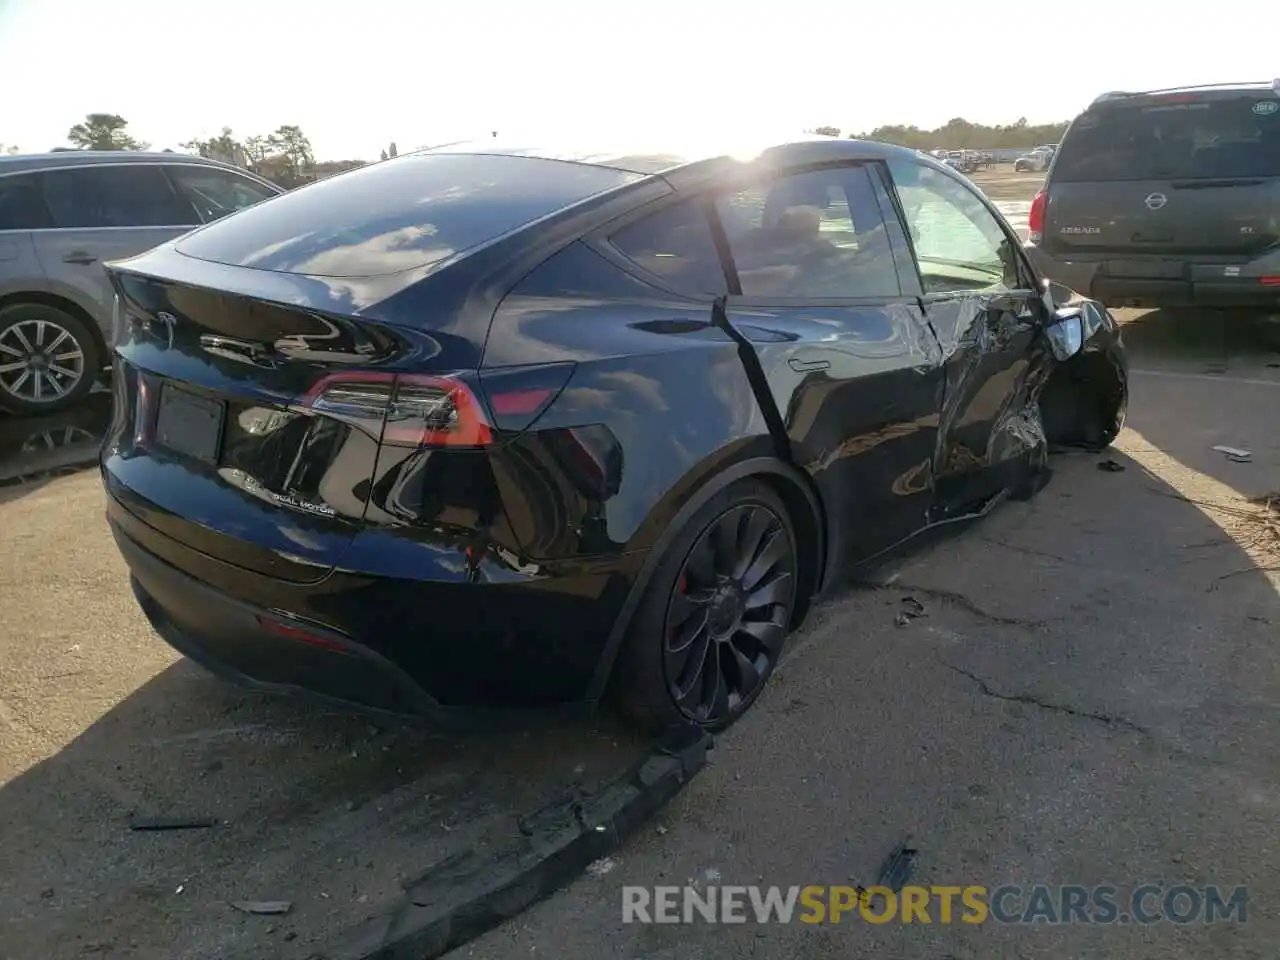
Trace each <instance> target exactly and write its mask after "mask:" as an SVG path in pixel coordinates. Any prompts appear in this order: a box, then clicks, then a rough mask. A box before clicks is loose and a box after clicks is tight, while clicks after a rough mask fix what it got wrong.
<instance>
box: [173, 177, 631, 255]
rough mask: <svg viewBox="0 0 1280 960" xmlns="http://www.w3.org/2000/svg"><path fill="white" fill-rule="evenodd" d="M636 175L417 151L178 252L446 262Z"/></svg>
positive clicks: (211, 229)
mask: <svg viewBox="0 0 1280 960" xmlns="http://www.w3.org/2000/svg"><path fill="white" fill-rule="evenodd" d="M638 179H640V175H639V174H633V173H624V172H622V171H620V170H614V169H611V168H608V167H599V166H591V165H588V164H582V163H566V162H563V161H558V160H542V159H534V158H530V157H512V156H478V155H471V154H430V153H428V154H416V155H412V156H406V157H401V158H399V159H397V160H392V161H389V162H387V163H378V164H373V165H371V166H368V167H363V168H361V169H358V170H353V171H351V172H350V173H344V174H342V175H340V176H337V177H332V178H330V179H328V180H322V181H320V182H319V183H316V184H313V185H312V186H309V187H304V188H302V189H301V190H295V191H293V192H291V193H286V194H283V195H282V196H279V197H277V198H276V199H275V200H273V201H272V202H271V203H267V204H262V205H259V206H254V207H249V208H248V209H246V210H242V211H241V212H240V213H238V214H236V215H235V216H234V217H228V218H227V219H225V220H220V221H218V222H217V223H213V224H210V225H209V226H207V227H205V228H204V229H203V230H199V231H197V232H195V233H193V234H191V235H190V236H188V237H187V238H186V239H184V240H183V241H182V242H181V243H180V244H179V245H178V250H179V251H181V252H182V253H185V254H187V255H188V256H192V257H198V258H200V259H202V260H213V261H216V262H219V263H230V264H235V265H237V266H243V267H253V268H255V269H258V270H271V271H274V272H278V273H301V274H310V275H312V276H321V277H371V276H382V275H385V274H390V273H398V272H399V271H402V270H410V269H413V268H414V267H420V266H424V265H426V264H430V263H436V262H439V261H441V260H445V259H447V258H448V257H450V256H452V255H453V254H455V253H461V252H462V251H465V250H469V249H471V248H473V247H476V246H479V245H480V244H483V243H486V242H488V241H490V240H494V239H496V238H498V237H500V236H502V235H503V234H505V233H509V232H510V231H512V230H514V229H516V228H517V227H521V226H524V225H525V224H527V223H530V222H532V221H534V220H537V219H539V218H541V217H544V216H547V215H549V214H552V213H555V212H556V211H557V210H561V209H563V208H564V207H567V206H569V205H571V204H574V203H577V202H578V201H580V200H585V199H587V198H588V197H592V196H594V195H596V194H598V193H603V192H604V191H606V190H609V189H612V188H614V187H618V186H621V185H623V184H626V183H630V182H632V181H634V180H638Z"/></svg>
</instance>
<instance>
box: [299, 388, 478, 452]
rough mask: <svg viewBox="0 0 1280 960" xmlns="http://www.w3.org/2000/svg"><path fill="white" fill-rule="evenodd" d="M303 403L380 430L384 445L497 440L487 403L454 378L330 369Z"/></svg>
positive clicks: (461, 444) (459, 444)
mask: <svg viewBox="0 0 1280 960" xmlns="http://www.w3.org/2000/svg"><path fill="white" fill-rule="evenodd" d="M302 405H303V406H304V407H306V408H308V409H311V410H314V411H315V412H317V413H322V414H324V415H325V416H328V417H333V418H334V419H337V420H342V421H344V422H346V423H350V424H352V425H353V426H356V427H359V428H360V429H362V430H364V431H365V432H367V433H369V434H370V435H372V436H375V437H376V436H378V435H379V432H381V436H382V439H383V441H384V442H386V443H395V444H403V445H406V446H413V447H484V446H488V445H489V444H490V443H492V442H493V429H492V427H491V426H490V423H489V418H488V415H487V414H486V413H485V410H484V406H483V405H482V404H481V403H480V400H479V399H478V398H477V397H476V395H475V393H474V392H473V391H472V390H471V388H470V387H468V386H467V385H466V384H465V383H463V382H462V381H461V380H459V379H456V378H454V377H435V376H424V375H421V374H403V373H402V374H399V375H397V374H394V373H381V372H369V371H360V372H357V371H352V372H345V373H332V374H328V375H326V376H324V377H322V378H321V379H320V381H319V382H317V383H316V384H315V386H313V387H312V388H311V389H310V390H309V391H308V392H307V395H306V396H305V397H303V398H302ZM384 423H385V425H384Z"/></svg>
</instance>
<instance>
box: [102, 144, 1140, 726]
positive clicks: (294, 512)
mask: <svg viewBox="0 0 1280 960" xmlns="http://www.w3.org/2000/svg"><path fill="white" fill-rule="evenodd" d="M496 143H497V141H494V142H492V143H490V142H486V143H482V144H475V145H454V146H450V147H445V148H440V149H434V150H429V151H424V152H420V153H416V154H412V155H408V156H404V157H401V158H399V159H395V160H392V161H389V162H384V163H378V164H373V165H371V166H368V167H365V168H363V169H360V170H356V171H354V172H351V173H347V174H344V175H341V176H338V177H334V178H332V179H329V180H325V181H322V182H319V183H316V184H314V185H312V186H308V187H305V188H303V189H301V190H297V191H295V192H292V193H288V194H285V195H284V196H281V197H279V198H277V199H273V200H271V201H269V202H267V203H264V204H261V205H259V206H255V207H251V208H249V209H247V210H244V211H243V212H241V213H238V214H236V215H234V216H231V217H229V218H227V219H225V220H221V221H218V222H217V223H213V224H211V225H209V226H207V227H204V228H202V229H199V230H197V231H195V232H193V233H190V234H188V235H186V236H185V237H182V238H179V239H177V240H175V241H172V242H170V243H166V244H164V245H162V246H160V247H157V248H156V249H154V250H151V251H150V252H148V253H145V254H143V255H141V256H139V257H136V258H133V259H130V260H127V261H122V262H118V263H115V264H113V265H111V267H110V275H111V278H112V281H113V283H114V285H115V289H116V291H117V295H118V296H117V306H116V331H115V378H114V382H115V417H114V424H113V426H112V428H111V431H110V434H109V436H108V437H107V440H106V443H105V445H104V447H103V453H102V476H103V480H104V482H105V485H106V490H107V494H108V514H109V519H110V523H111V527H112V530H113V532H114V534H115V537H116V541H117V543H118V544H119V548H120V550H121V552H122V553H123V554H124V557H125V559H126V560H127V562H128V565H129V568H130V571H131V574H132V581H133V589H134V592H135V593H136V595H137V598H138V602H139V603H140V604H141V605H142V608H143V610H144V611H145V612H146V615H147V616H148V618H149V619H150V621H151V623H152V624H154V626H155V629H156V630H157V631H158V632H159V633H160V634H161V636H163V637H164V638H165V639H166V640H167V641H168V642H169V643H170V644H172V645H173V646H174V647H176V648H177V649H178V650H180V651H181V652H182V653H184V654H186V655H187V656H188V657H190V658H191V659H193V660H195V661H197V662H199V663H201V664H203V665H204V666H206V667H207V668H209V669H210V670H213V671H214V672H216V673H219V674H221V675H223V676H225V677H227V678H229V679H232V680H235V681H238V682H241V683H247V684H250V685H253V686H256V687H259V688H262V689H269V690H281V691H284V690H293V691H300V690H301V691H308V692H310V693H312V694H318V695H320V696H322V697H327V698H330V699H333V700H337V701H341V702H345V703H349V704H354V705H358V706H360V707H363V708H365V709H372V710H381V711H390V712H394V713H400V714H407V715H417V716H420V717H425V718H427V719H428V720H430V721H431V722H434V723H441V724H450V723H452V722H454V721H458V722H460V723H463V724H466V723H471V722H475V721H480V720H486V719H487V720H489V721H493V720H498V721H501V722H511V721H512V720H515V719H518V718H520V717H525V716H528V715H530V713H534V712H542V711H546V710H553V709H557V708H566V707H573V706H581V705H591V704H593V703H595V702H596V701H598V700H599V699H600V698H601V697H602V695H603V694H605V693H606V691H612V692H613V693H614V694H616V698H617V701H618V703H620V704H621V705H622V706H623V707H624V708H625V710H626V712H627V713H629V714H630V716H632V717H633V718H634V719H635V721H636V722H638V723H641V724H644V725H645V726H658V725H665V724H668V723H673V722H687V721H692V722H694V723H697V724H701V725H704V726H707V727H712V728H715V727H721V726H723V725H725V724H727V723H729V722H731V721H732V720H734V719H735V718H736V717H738V716H739V715H741V714H742V712H743V711H744V710H746V709H747V708H748V707H749V706H750V705H751V703H752V702H753V701H754V700H755V698H756V697H757V696H758V695H759V694H760V691H761V689H762V687H763V685H764V684H765V682H766V681H767V680H768V678H769V674H770V671H772V669H773V668H774V665H775V664H776V663H777V661H778V657H779V654H780V653H781V651H782V649H783V643H784V640H785V638H786V636H787V633H788V632H789V631H790V630H792V629H793V628H794V627H796V625H797V624H798V623H799V622H800V621H801V619H802V617H803V616H804V614H805V611H806V609H807V608H808V606H809V605H810V603H811V601H812V599H813V598H814V597H815V595H817V594H818V593H819V592H820V591H821V590H822V589H823V588H824V586H825V585H827V584H829V583H831V582H833V581H834V580H836V579H837V578H838V577H839V576H840V574H841V573H842V572H843V571H847V570H849V568H850V567H851V565H854V564H860V563H865V562H867V561H868V560H870V559H873V558H875V557H876V556H877V555H880V554H882V553H883V552H884V551H886V550H888V549H889V548H892V547H894V546H895V545H897V544H899V543H901V542H902V541H904V540H906V539H907V538H909V537H912V536H913V535H915V534H918V533H920V532H921V531H922V530H924V529H926V528H929V527H931V526H933V525H936V524H938V523H943V522H948V521H952V520H956V519H962V518H965V517H968V516H977V515H980V514H982V513H983V512H985V511H986V510H988V509H989V508H990V507H991V506H993V505H994V504H996V503H998V502H1000V501H1001V500H1002V499H1005V498H1007V497H1011V496H1012V497H1026V496H1030V495H1031V494H1033V493H1034V492H1035V491H1036V490H1038V489H1039V488H1040V487H1041V486H1042V485H1043V484H1044V482H1045V480H1046V479H1047V477H1048V471H1047V467H1046V462H1047V449H1048V446H1049V445H1050V444H1051V443H1053V442H1055V441H1056V442H1061V443H1082V444H1092V445H1094V446H1105V445H1106V444H1107V443H1109V442H1110V441H1111V439H1112V438H1113V437H1114V436H1115V435H1116V432H1117V431H1118V430H1119V428H1120V424H1121V421H1122V419H1123V415H1124V408H1125V400H1126V389H1127V388H1126V381H1127V376H1126V366H1125V361H1124V357H1123V353H1122V350H1121V346H1120V337H1119V333H1118V331H1117V328H1116V325H1115V323H1114V321H1113V319H1112V318H1111V316H1110V314H1108V313H1107V311H1106V310H1105V309H1103V308H1102V307H1101V306H1099V305H1098V304H1096V303H1095V302H1093V301H1091V300H1088V299H1085V298H1082V297H1079V296H1076V295H1074V294H1072V293H1071V292H1070V291H1067V290H1065V289H1063V288H1059V287H1056V286H1052V285H1048V284H1045V283H1044V282H1042V281H1041V279H1040V278H1039V277H1037V275H1036V274H1035V272H1034V271H1033V269H1032V268H1031V266H1030V265H1029V264H1028V263H1027V261H1026V260H1025V259H1024V257H1023V253H1022V247H1021V244H1020V243H1019V241H1018V238H1017V236H1016V235H1015V234H1014V233H1013V232H1011V230H1010V228H1009V226H1008V225H1007V224H1006V223H1005V222H1004V220H1003V219H1002V218H1001V217H1000V215H999V214H998V213H996V212H995V211H994V210H993V208H992V207H991V206H990V205H989V204H988V203H987V201H986V200H985V199H984V198H983V197H982V196H981V194H980V193H978V192H977V191H976V190H975V188H974V187H973V186H972V185H971V184H970V183H969V182H968V181H967V180H966V179H964V178H963V177H962V176H960V175H959V174H957V173H955V172H954V171H952V170H949V169H948V168H946V167H945V166H943V165H941V164H939V163H937V162H935V161H934V160H932V159H930V158H928V157H925V156H923V155H921V154H917V153H914V152H912V151H908V150H904V149H898V148H894V147H889V146H885V145H881V144H871V143H861V142H857V141H850V140H836V139H830V138H823V137H814V138H809V139H801V140H798V141H796V142H792V143H787V144H781V145H774V146H770V147H769V148H767V149H764V150H762V151H759V152H757V153H756V154H755V155H754V156H751V157H749V158H744V157H743V156H742V155H740V154H739V155H736V156H729V155H727V154H723V153H722V154H717V153H715V152H712V153H708V154H702V155H692V154H690V155H679V154H678V153H664V152H649V153H646V152H630V153H628V152H626V151H617V152H606V151H603V150H601V151H596V152H589V151H582V152H572V151H564V150H560V151H557V150H535V149H526V148H517V147H502V146H497V145H496Z"/></svg>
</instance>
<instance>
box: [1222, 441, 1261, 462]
mask: <svg viewBox="0 0 1280 960" xmlns="http://www.w3.org/2000/svg"><path fill="white" fill-rule="evenodd" d="M1213 449H1214V450H1215V451H1216V452H1218V453H1222V454H1225V455H1226V457H1227V459H1228V460H1231V461H1233V462H1235V463H1250V462H1251V461H1252V460H1253V453H1252V452H1251V451H1249V450H1241V449H1240V448H1239V447H1227V446H1223V445H1221V444H1220V445H1218V446H1216V447H1214V448H1213Z"/></svg>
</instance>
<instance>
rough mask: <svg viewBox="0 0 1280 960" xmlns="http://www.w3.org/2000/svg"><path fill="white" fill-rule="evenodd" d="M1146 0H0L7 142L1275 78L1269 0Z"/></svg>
mask: <svg viewBox="0 0 1280 960" xmlns="http://www.w3.org/2000/svg"><path fill="white" fill-rule="evenodd" d="M1209 9H1210V10H1211V13H1210V14H1208V15H1197V13H1196V7H1194V6H1192V5H1190V4H1189V3H1188V4H1187V5H1181V6H1180V5H1179V4H1177V3H1160V4H1156V3H1150V2H1141V0H1107V2H1099V0H1057V2H1053V3H1045V2H1042V0H1022V2H1014V0H1004V2H988V3H978V2H963V0H900V2H888V3H886V2H882V0H875V2H872V0H863V2H857V0H785V2H775V0H736V2H724V0H679V2H670V0H644V2H634V0H632V2H620V0H592V2H581V0H416V2H415V0H358V2H336V0H308V2H295V0H254V2H248V0H167V2H164V0H0V86H2V88H3V94H0V144H3V145H5V146H12V145H16V146H18V147H20V148H21V149H23V150H24V151H38V150H48V149H50V148H52V147H55V146H61V145H65V143H66V134H67V130H68V129H69V128H70V127H71V126H72V125H73V124H75V123H77V122H79V121H80V120H82V119H83V118H84V115H85V114H86V113H115V114H120V115H121V116H123V117H124V118H125V119H126V120H128V122H129V131H130V132H131V133H132V134H133V135H134V136H135V137H137V138H139V139H141V140H144V141H146V142H148V143H150V144H151V145H152V147H153V148H155V149H164V148H165V147H170V148H174V149H177V148H178V146H179V144H181V143H182V142H184V141H188V140H191V139H195V138H203V137H209V136H213V135H216V134H217V133H218V132H219V131H220V130H221V128H222V127H223V126H229V127H231V128H232V130H233V131H234V133H235V134H236V135H237V136H238V137H240V138H243V137H246V136H249V135H252V134H255V133H269V132H270V131H271V130H274V129H275V128H276V127H278V126H280V125H281V124H286V123H288V124H297V125H299V126H301V127H302V129H303V131H304V132H305V133H306V134H307V135H308V136H309V137H310V139H311V142H312V144H313V146H314V148H315V153H316V156H317V158H318V159H322V160H337V159H365V160H368V159H374V158H376V157H377V156H378V154H379V152H380V151H381V149H382V148H383V147H385V146H386V145H387V144H389V143H391V142H393V141H394V142H395V143H396V144H397V146H398V147H399V149H400V150H401V151H402V152H403V151H406V150H409V149H413V148H415V147H421V146H429V145H432V144H438V143H445V142H450V141H455V140H459V139H469V138H471V137H474V136H488V135H489V134H490V131H498V132H499V134H500V135H501V136H502V137H503V138H504V139H505V138H509V137H516V138H529V137H539V138H542V139H551V138H556V139H560V138H564V137H568V136H574V135H582V134H588V135H591V136H596V135H603V134H608V136H609V137H610V138H611V139H617V137H618V136H620V135H622V134H628V135H630V136H632V137H634V138H636V139H641V140H649V139H653V140H657V139H658V138H660V137H661V138H667V139H669V138H673V137H684V136H686V135H691V134H702V135H706V134H708V133H713V134H716V135H719V134H721V133H725V134H729V133H733V132H735V131H741V130H745V129H750V130H752V131H753V133H755V134H762V133H763V132H764V131H770V132H772V131H775V130H776V131H778V132H779V133H784V132H798V131H800V130H804V129H810V128H812V127H815V126H819V125H832V126H837V127H840V128H841V129H842V130H843V131H844V132H846V133H850V132H855V131H865V130H870V129H872V128H874V127H876V126H878V125H880V124H885V123H910V124H916V125H917V126H921V127H934V126H938V125H940V124H943V123H945V122H946V121H947V120H949V119H951V118H952V117H957V116H962V117H964V118H965V119H968V120H972V121H974V122H981V123H1012V122H1014V121H1015V120H1017V119H1018V118H1019V117H1026V118H1027V119H1028V120H1029V121H1031V122H1033V123H1036V122H1046V121H1053V120H1065V119H1070V118H1071V117H1072V116H1074V115H1075V114H1076V113H1078V112H1079V111H1080V110H1081V109H1083V108H1084V107H1085V106H1086V105H1087V104H1088V102H1089V101H1090V100H1092V99H1093V97H1094V96H1096V95H1097V94H1098V93H1100V92H1102V91H1104V90H1116V89H1151V88H1156V87H1165V86H1175V85H1180V84H1187V83H1209V82H1223V81H1239V80H1271V79H1274V78H1276V77H1280V47H1278V46H1277V44H1276V42H1275V32H1274V30H1275V28H1274V22H1275V19H1276V16H1275V13H1274V9H1275V8H1274V5H1273V4H1272V3H1264V2H1263V0H1226V2H1222V3H1217V4H1215V5H1214V6H1213V7H1212V8H1209Z"/></svg>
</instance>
